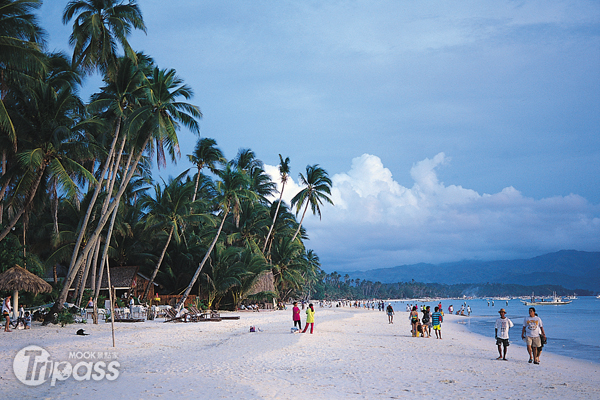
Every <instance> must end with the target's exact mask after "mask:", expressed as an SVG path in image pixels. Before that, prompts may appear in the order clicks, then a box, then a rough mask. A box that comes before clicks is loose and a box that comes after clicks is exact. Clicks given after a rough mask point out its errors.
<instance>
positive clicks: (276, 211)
mask: <svg viewBox="0 0 600 400" xmlns="http://www.w3.org/2000/svg"><path fill="white" fill-rule="evenodd" d="M284 189H285V181H284V182H283V183H282V184H281V194H280V195H279V203H277V210H275V215H274V216H273V223H272V224H271V227H270V228H269V233H268V234H267V238H266V239H265V245H264V246H263V251H262V252H263V255H264V254H265V250H266V249H267V244H268V243H269V237H270V236H271V232H273V227H274V226H275V221H276V220H277V214H279V207H280V206H281V199H282V198H283V190H284Z"/></svg>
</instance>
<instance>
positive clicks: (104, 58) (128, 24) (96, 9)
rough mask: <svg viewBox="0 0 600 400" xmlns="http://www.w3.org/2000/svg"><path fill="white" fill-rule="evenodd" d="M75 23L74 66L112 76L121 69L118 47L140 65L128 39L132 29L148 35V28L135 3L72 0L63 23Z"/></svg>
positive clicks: (70, 38)
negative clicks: (72, 20)
mask: <svg viewBox="0 0 600 400" xmlns="http://www.w3.org/2000/svg"><path fill="white" fill-rule="evenodd" d="M73 18H74V19H75V20H74V22H73V33H72V34H71V36H70V37H69V44H70V45H71V46H73V64H75V65H77V66H79V67H81V69H82V70H83V71H84V72H85V73H91V72H93V71H95V70H96V69H100V70H101V71H102V72H104V73H106V74H107V75H109V76H114V75H115V73H116V70H117V68H116V67H117V54H116V52H117V45H118V44H120V45H121V47H122V48H123V51H124V53H125V56H126V57H128V58H130V59H131V60H133V61H134V62H136V63H137V56H136V54H135V52H134V51H133V49H132V48H131V46H130V45H129V41H128V40H127V37H128V36H129V35H130V34H131V31H132V29H139V30H141V31H143V32H144V33H145V32H146V25H145V24H144V19H143V18H142V12H141V11H140V9H139V7H138V5H137V4H136V2H135V0H129V2H128V3H126V4H124V3H123V2H122V1H119V0H72V1H70V2H69V3H68V4H67V6H66V7H65V10H64V13H63V24H65V25H66V24H67V23H69V21H71V19H73Z"/></svg>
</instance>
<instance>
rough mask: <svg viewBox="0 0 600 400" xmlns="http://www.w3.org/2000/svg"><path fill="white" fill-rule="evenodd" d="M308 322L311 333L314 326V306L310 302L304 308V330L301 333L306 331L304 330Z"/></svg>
mask: <svg viewBox="0 0 600 400" xmlns="http://www.w3.org/2000/svg"><path fill="white" fill-rule="evenodd" d="M309 324H310V333H311V334H312V333H313V329H314V327H315V307H314V306H313V304H312V303H310V304H309V305H308V308H307V309H306V325H304V330H303V331H302V333H306V330H307V329H308V325H309Z"/></svg>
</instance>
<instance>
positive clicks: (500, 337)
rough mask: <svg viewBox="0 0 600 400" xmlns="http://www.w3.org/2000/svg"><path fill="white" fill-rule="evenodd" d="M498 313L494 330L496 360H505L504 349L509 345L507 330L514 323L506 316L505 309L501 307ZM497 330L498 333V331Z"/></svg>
mask: <svg viewBox="0 0 600 400" xmlns="http://www.w3.org/2000/svg"><path fill="white" fill-rule="evenodd" d="M498 313H499V314H500V318H498V319H497V320H496V325H495V331H496V335H495V337H496V345H497V346H498V358H496V360H500V359H502V360H505V361H506V350H507V348H508V346H509V343H508V330H509V329H510V328H512V327H513V326H514V325H513V323H512V321H511V320H510V319H508V318H506V310H505V309H504V308H501V309H500V311H498ZM498 332H499V333H498ZM503 345H504V355H503V354H502V346H503Z"/></svg>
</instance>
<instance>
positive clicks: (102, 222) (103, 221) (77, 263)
mask: <svg viewBox="0 0 600 400" xmlns="http://www.w3.org/2000/svg"><path fill="white" fill-rule="evenodd" d="M149 141H150V135H148V136H147V137H146V140H145V141H144V143H143V145H142V146H141V148H140V151H139V153H138V154H137V156H136V158H135V161H134V163H133V165H132V166H131V168H130V169H129V171H128V172H127V175H126V176H125V179H124V180H123V181H122V182H121V186H120V187H119V191H118V192H117V194H116V195H115V197H114V200H113V202H112V203H111V204H110V206H109V207H108V209H107V211H106V213H104V214H103V215H102V216H101V217H100V221H98V226H97V227H96V230H95V231H94V233H93V234H92V236H91V237H90V241H89V242H88V243H87V244H86V246H85V247H84V249H83V251H82V254H80V255H79V258H78V260H77V261H75V264H74V265H73V268H72V269H70V271H69V273H68V274H67V276H66V278H65V285H64V286H63V289H62V291H61V293H60V296H59V297H58V299H57V300H56V302H55V303H54V306H53V308H54V310H53V312H56V311H60V310H62V308H63V303H64V301H65V299H66V298H67V293H68V291H69V288H70V286H71V284H72V283H73V279H75V275H76V274H77V270H79V268H80V267H81V264H82V261H83V257H86V256H87V254H89V252H90V250H91V247H90V243H91V242H93V241H94V240H96V238H97V237H98V236H100V233H101V232H102V229H103V228H104V225H106V223H107V222H108V218H109V216H110V215H111V214H112V213H113V211H115V209H116V208H117V207H118V205H119V200H120V199H121V196H122V195H123V193H124V192H125V189H126V188H127V185H129V181H131V178H132V177H133V174H134V173H135V170H136V169H137V166H138V164H139V162H140V159H141V158H142V155H143V154H144V150H145V149H146V146H147V145H148V142H149Z"/></svg>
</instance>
